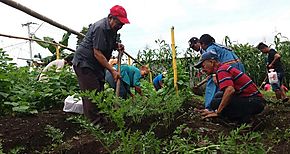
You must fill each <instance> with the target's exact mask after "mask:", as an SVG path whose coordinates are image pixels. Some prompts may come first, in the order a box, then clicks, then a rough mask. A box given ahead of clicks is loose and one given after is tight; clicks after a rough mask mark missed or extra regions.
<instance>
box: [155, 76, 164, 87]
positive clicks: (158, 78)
mask: <svg viewBox="0 0 290 154" xmlns="http://www.w3.org/2000/svg"><path fill="white" fill-rule="evenodd" d="M162 78H163V75H162V74H159V75H157V76H156V77H155V78H154V79H153V85H154V87H155V89H156V90H158V89H160V88H161V86H160V85H159V82H160V81H162Z"/></svg>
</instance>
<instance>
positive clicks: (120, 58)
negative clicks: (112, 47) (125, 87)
mask: <svg viewBox="0 0 290 154" xmlns="http://www.w3.org/2000/svg"><path fill="white" fill-rule="evenodd" d="M122 55H123V54H122V52H119V54H118V73H119V74H120V75H121V60H122ZM120 86H121V79H118V80H117V84H116V96H117V97H119V96H120Z"/></svg>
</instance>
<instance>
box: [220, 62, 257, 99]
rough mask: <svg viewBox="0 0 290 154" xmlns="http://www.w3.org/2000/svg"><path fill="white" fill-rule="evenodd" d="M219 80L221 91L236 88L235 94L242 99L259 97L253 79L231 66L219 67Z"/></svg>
mask: <svg viewBox="0 0 290 154" xmlns="http://www.w3.org/2000/svg"><path fill="white" fill-rule="evenodd" d="M217 78H218V84H219V88H220V90H224V89H225V88H226V87H228V86H232V87H234V88H235V94H237V95H239V96H242V97H250V96H259V97H262V94H261V93H260V92H259V90H258V88H257V86H256V84H255V83H254V82H253V81H252V80H251V78H250V77H249V76H248V75H246V74H245V73H243V72H241V71H240V70H238V69H236V68H234V67H232V66H230V65H226V64H224V65H219V68H218V70H217Z"/></svg>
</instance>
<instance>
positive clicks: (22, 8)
mask: <svg viewBox="0 0 290 154" xmlns="http://www.w3.org/2000/svg"><path fill="white" fill-rule="evenodd" d="M0 2H2V3H4V4H6V5H9V6H11V7H13V8H15V9H17V10H20V11H22V12H24V13H26V14H28V15H31V16H33V17H35V18H37V19H39V20H42V21H45V22H47V23H49V24H51V25H53V26H55V27H58V28H60V29H63V30H65V31H68V32H71V33H72V34H75V35H78V36H81V37H84V36H85V35H84V34H82V33H80V32H77V31H75V30H73V29H70V28H68V27H66V26H64V25H62V24H60V23H58V22H56V21H54V20H52V19H50V18H48V17H46V16H44V15H41V14H39V13H37V12H35V11H33V10H31V9H30V8H28V7H26V6H24V5H21V4H20V3H17V2H15V1H12V0H0ZM124 54H126V55H127V56H129V57H130V58H131V59H133V60H134V61H135V62H137V63H138V64H139V65H142V64H141V63H140V62H138V61H137V60H136V59H135V58H133V57H132V56H131V55H129V54H128V53H127V52H125V51H124Z"/></svg>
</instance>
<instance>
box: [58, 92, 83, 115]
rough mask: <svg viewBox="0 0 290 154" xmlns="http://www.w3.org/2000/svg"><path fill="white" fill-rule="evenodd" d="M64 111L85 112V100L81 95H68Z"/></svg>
mask: <svg viewBox="0 0 290 154" xmlns="http://www.w3.org/2000/svg"><path fill="white" fill-rule="evenodd" d="M63 111H64V112H74V113H79V114H83V113H84V111H83V101H82V99H81V97H79V98H74V96H68V97H67V98H66V99H65V100H64V106H63Z"/></svg>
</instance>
